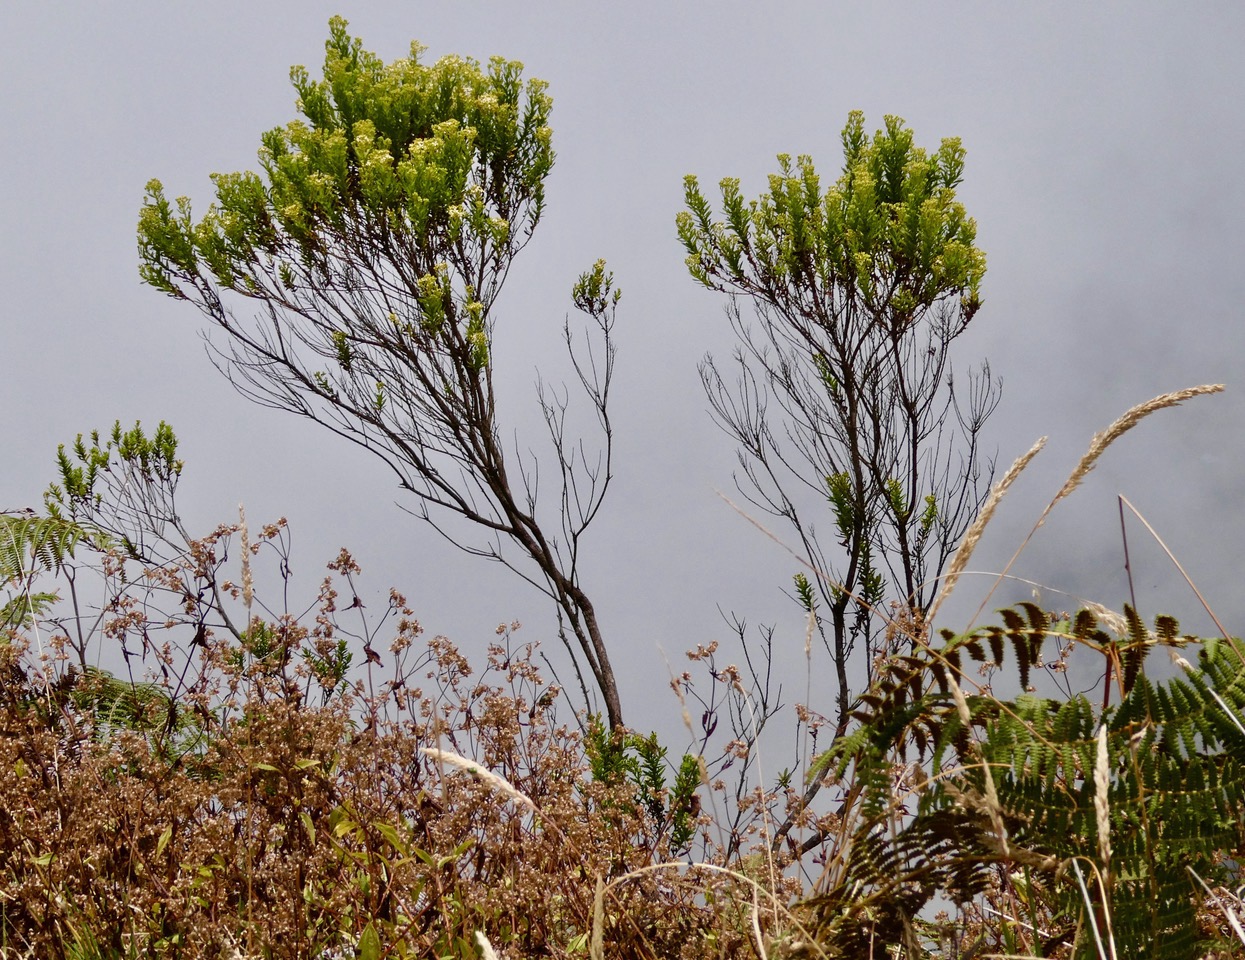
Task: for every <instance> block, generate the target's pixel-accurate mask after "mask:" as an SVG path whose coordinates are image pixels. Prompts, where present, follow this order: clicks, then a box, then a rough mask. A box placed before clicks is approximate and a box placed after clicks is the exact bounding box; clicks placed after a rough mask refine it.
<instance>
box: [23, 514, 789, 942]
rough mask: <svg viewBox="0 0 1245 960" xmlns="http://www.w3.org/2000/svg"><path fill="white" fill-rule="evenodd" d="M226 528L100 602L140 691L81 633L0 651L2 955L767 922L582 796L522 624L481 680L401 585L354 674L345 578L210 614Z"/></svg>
mask: <svg viewBox="0 0 1245 960" xmlns="http://www.w3.org/2000/svg"><path fill="white" fill-rule="evenodd" d="M278 529H279V528H276V527H274V528H270V529H268V530H266V531H265V535H261V537H260V539H259V543H263V542H265V540H271V539H273V538H275V537H277V536H278ZM234 532H236V531H235V530H234V529H233V528H221V529H220V530H218V531H216V532H215V533H214V534H213V535H212V537H211V538H209V539H208V540H207V541H203V542H200V543H197V544H195V549H192V550H190V551H188V553H187V557H188V558H189V559H188V560H186V561H185V567H184V568H183V569H180V570H172V569H170V568H169V567H167V566H165V567H161V568H158V569H156V568H151V569H147V570H145V571H144V576H143V578H142V579H141V590H140V588H139V584H140V581H139V580H137V579H131V580H129V581H127V583H128V588H127V589H126V590H122V591H120V592H119V593H118V594H116V595H114V596H113V597H112V599H111V600H110V602H109V603H108V604H107V608H106V611H105V616H104V617H103V620H102V621H101V623H102V626H101V629H100V632H99V634H98V637H101V638H106V640H104V641H103V642H114V643H117V644H119V645H120V646H121V647H122V649H129V650H131V651H133V650H134V649H135V646H136V645H137V646H138V647H140V648H141V652H142V654H143V657H142V659H144V660H147V662H148V663H149V664H154V666H152V667H150V669H149V670H148V671H147V676H146V677H145V679H142V680H134V681H122V680H119V679H117V678H114V677H111V676H109V675H106V674H103V673H101V672H100V671H96V670H92V669H85V670H84V669H83V668H82V666H81V665H80V658H79V657H78V656H76V653H77V648H76V647H75V646H74V645H73V644H71V643H69V642H68V640H67V638H68V637H69V636H70V635H71V634H72V631H70V630H63V631H62V633H63V634H64V636H60V637H59V639H58V636H57V635H53V636H51V637H50V638H49V637H48V636H46V635H44V636H39V637H35V638H33V640H32V637H31V636H30V631H29V630H28V629H23V630H18V629H16V628H10V629H9V630H8V634H7V636H6V638H5V640H4V642H3V643H2V644H0V771H3V775H2V776H0V956H4V957H8V956H14V957H25V956H30V957H49V958H62V957H63V958H71V957H72V958H80V957H88V956H89V957H148V956H150V957H156V956H160V957H164V956H169V957H186V958H198V957H212V958H216V957H247V958H249V957H308V958H311V957H348V956H356V955H363V956H390V957H428V956H461V957H475V956H477V955H478V949H479V948H478V946H477V942H476V939H475V937H476V934H477V933H483V934H484V935H485V936H486V937H487V938H488V939H489V941H490V942H491V944H492V945H493V947H494V949H495V950H496V951H497V952H498V955H499V956H503V957H564V956H587V955H588V952H589V949H590V944H591V941H592V939H593V937H594V934H595V935H597V936H599V937H600V941H601V947H602V949H604V950H605V953H606V955H609V956H635V957H681V956H686V957H702V956H714V957H732V956H752V955H755V942H756V931H761V930H769V929H770V928H771V927H772V925H773V922H774V920H775V919H776V917H777V916H778V914H776V913H775V911H774V910H773V909H769V910H766V909H761V910H758V909H757V906H756V904H758V903H759V902H760V901H759V900H758V893H757V890H758V889H759V888H757V887H755V886H754V885H753V884H754V882H755V881H752V880H745V879H743V878H733V877H732V876H731V875H730V874H729V873H727V872H723V871H721V870H719V871H717V872H710V869H709V868H694V867H690V866H688V865H687V864H686V859H685V860H684V862H683V863H680V860H679V854H680V853H681V852H682V851H679V850H674V849H672V846H671V833H672V831H671V824H670V822H669V819H668V818H662V817H655V816H654V815H653V812H652V811H653V807H652V806H651V805H649V804H646V803H645V799H646V798H644V797H642V796H638V795H637V793H636V789H635V786H634V784H633V783H629V782H627V781H625V780H621V781H617V782H612V783H609V782H601V781H599V780H597V779H594V776H593V772H592V763H591V758H590V754H589V748H588V746H586V744H585V739H584V736H583V734H582V733H581V730H580V727H579V725H578V723H571V724H565V723H560V722H559V721H558V718H557V713H556V708H557V694H558V689H557V687H556V686H552V685H548V684H546V682H545V680H544V678H543V677H542V675H541V673H540V671H539V670H538V668H537V666H536V663H537V660H538V658H537V655H536V653H535V651H534V650H533V649H532V647H531V646H530V645H524V646H516V645H515V643H514V640H513V631H514V630H515V629H517V627H518V625H517V624H514V625H510V626H502V627H499V628H498V639H497V642H496V643H494V644H493V645H492V646H491V647H490V650H489V655H488V664H487V667H486V669H485V670H484V672H483V674H482V675H481V676H478V677H477V676H475V675H474V674H473V673H472V668H471V666H470V665H469V663H468V661H467V659H466V658H465V657H464V656H463V655H462V654H461V653H460V652H459V651H458V650H457V649H456V648H455V646H454V645H453V644H451V643H450V642H449V641H448V640H446V639H445V638H443V637H436V638H433V639H432V640H427V641H425V640H424V639H423V638H421V637H420V632H421V631H420V627H419V625H418V623H417V622H415V621H414V620H413V619H412V618H411V611H410V610H409V609H408V608H407V607H406V604H405V601H404V600H403V598H402V597H401V596H400V595H398V594H396V593H395V594H393V595H392V596H391V598H390V600H391V603H390V609H389V610H388V611H387V612H386V614H385V615H384V616H383V617H381V618H380V620H381V623H382V624H384V623H385V621H386V620H388V619H389V618H390V617H391V616H392V621H391V623H390V625H389V627H390V630H389V634H388V636H389V637H391V638H392V639H391V640H390V642H389V643H387V644H385V645H383V646H382V645H381V641H380V629H381V627H380V626H379V625H376V624H374V623H373V624H372V625H371V626H367V627H363V628H361V629H362V631H363V632H362V633H360V634H357V635H354V636H352V637H351V638H350V640H351V643H352V644H356V645H357V641H358V640H359V639H361V640H362V641H363V646H364V648H365V650H366V651H367V652H368V656H367V659H366V661H364V662H363V663H362V664H361V667H362V669H363V670H364V671H365V674H364V675H363V676H359V670H358V669H354V670H353V671H351V673H350V676H349V677H344V676H343V675H342V674H341V671H340V670H338V671H337V672H336V673H335V672H334V667H333V666H332V663H331V661H332V657H333V655H334V651H335V650H338V648H337V646H336V644H337V643H338V641H339V640H340V639H341V636H340V634H343V633H344V632H345V628H343V627H342V625H341V620H340V618H341V616H342V614H343V613H344V612H349V613H351V614H352V615H355V614H357V615H360V616H361V615H362V610H361V609H360V608H361V607H362V601H359V600H357V599H355V598H356V597H357V594H355V593H353V591H354V577H355V575H356V574H357V573H358V567H357V565H355V563H354V561H353V560H352V559H351V558H350V556H349V555H348V554H346V553H343V554H342V555H341V556H340V557H339V558H337V560H335V561H334V563H333V564H330V567H331V569H332V571H333V574H332V576H331V577H330V578H329V579H326V580H325V582H324V584H323V586H322V589H321V591H320V595H319V598H318V601H317V604H316V606H315V607H314V609H312V610H309V611H307V612H306V613H305V614H304V615H303V616H301V617H299V616H296V615H289V614H279V615H273V616H268V617H266V618H264V617H260V616H259V615H258V614H257V613H255V612H254V611H252V610H250V609H248V610H247V614H246V616H241V617H238V616H235V618H234V622H241V623H249V626H248V627H247V629H245V630H240V629H230V628H229V627H228V622H229V621H227V620H226V619H225V618H223V617H222V616H221V613H222V611H219V610H214V609H200V606H201V605H202V606H205V607H210V605H211V604H212V603H216V602H218V601H213V600H204V599H203V598H211V597H214V596H221V597H224V598H225V600H228V599H230V598H233V599H234V600H235V601H243V602H245V599H249V598H244V597H243V587H242V586H235V585H234V584H233V583H231V582H229V581H224V580H219V581H218V580H217V579H215V578H216V577H217V576H218V574H219V571H220V569H221V563H220V562H219V561H220V559H221V558H222V557H223V556H225V555H226V554H227V549H226V547H225V542H226V540H227V539H228V537H230V536H231V535H232V534H233V533H234ZM259 543H257V544H250V543H247V544H246V550H245V552H244V556H246V557H247V558H248V559H249V557H250V556H253V555H255V554H256V553H257V552H258V546H259ZM110 565H111V572H112V575H114V576H116V577H118V578H120V573H119V571H120V570H121V568H122V567H123V566H124V563H123V562H122V561H121V560H120V559H119V558H116V557H112V558H110V559H108V560H107V562H105V563H104V565H103V566H104V567H105V568H108V567H109V566H110ZM243 568H244V569H243V577H242V579H243V581H246V580H248V579H249V578H251V577H252V572H251V570H250V568H249V563H244V564H243ZM207 581H210V582H211V585H212V587H213V589H202V586H203V584H204V583H205V582H207ZM118 582H119V580H118ZM188 587H189V588H188ZM143 591H145V592H143ZM161 591H164V592H165V593H166V594H170V593H171V594H172V595H174V596H175V597H177V598H178V599H177V603H178V604H180V607H181V610H180V612H179V613H178V614H177V615H172V616H170V615H167V614H161V613H159V612H158V609H159V607H158V605H157V604H156V603H155V600H154V598H156V597H157V596H158V595H159V594H160V593H161ZM348 591H349V595H350V596H351V600H350V601H349V603H341V602H340V599H339V594H347V592H348ZM140 593H141V594H142V595H141V596H140ZM247 606H248V608H249V607H250V606H251V604H247ZM196 622H197V624H198V626H197V627H195V629H194V631H193V636H191V638H190V639H189V640H188V641H186V642H183V643H180V644H179V643H178V642H175V641H174V640H172V639H169V640H164V641H157V640H156V639H155V638H156V637H157V636H158V635H159V633H160V631H161V630H164V631H167V632H168V633H169V635H170V637H171V636H172V635H174V634H177V635H178V636H181V634H182V633H189V632H190V630H189V626H190V625H191V624H194V623H196ZM208 624H211V625H210V626H208ZM179 630H180V631H181V633H178V631H179ZM34 640H41V641H43V644H44V645H43V646H42V647H37V646H36V643H35V642H34ZM127 643H128V644H130V646H129V647H127V646H126V644H127ZM374 644H375V646H374ZM378 648H379V649H378ZM40 650H41V652H40ZM382 651H383V652H382ZM338 652H340V651H338ZM133 659H134V661H135V663H137V662H138V660H139V658H138V657H137V656H135V657H134V658H133ZM75 661H79V662H75ZM126 662H127V663H129V662H130V658H127V659H126ZM447 756H448V757H454V758H455V760H456V761H457V762H456V763H447V762H446V760H445V758H446V757H447ZM473 764H478V768H476V769H474V770H473V769H472V765H473ZM658 809H660V806H659V807H658ZM707 824H708V816H707V815H701V817H700V827H701V828H704V827H705V826H707ZM703 849H704V850H705V852H706V853H708V854H709V856H708V859H707V860H706V862H707V863H709V864H710V867H713V866H718V867H720V866H721V862H722V859H723V858H722V857H721V856H718V857H717V858H716V862H715V859H714V856H713V854H712V850H713V845H712V844H711V843H709V842H708V840H707V835H706V838H705V841H704V845H703ZM755 879H756V880H757V881H760V882H761V883H762V884H764V882H765V881H764V877H757V878H755ZM779 886H782V887H784V891H782V892H781V894H780V895H781V896H789V894H790V885H789V883H787V882H784V881H782V880H781V879H780V880H779ZM754 914H756V915H757V917H758V919H757V920H756V922H755V929H754V922H753V919H752V918H753V916H754Z"/></svg>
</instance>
